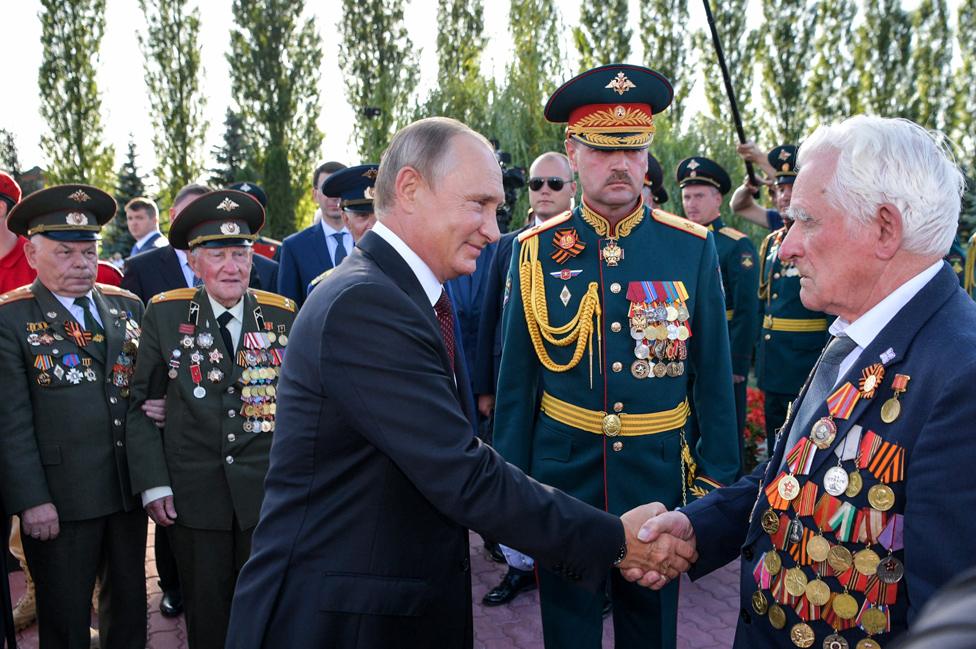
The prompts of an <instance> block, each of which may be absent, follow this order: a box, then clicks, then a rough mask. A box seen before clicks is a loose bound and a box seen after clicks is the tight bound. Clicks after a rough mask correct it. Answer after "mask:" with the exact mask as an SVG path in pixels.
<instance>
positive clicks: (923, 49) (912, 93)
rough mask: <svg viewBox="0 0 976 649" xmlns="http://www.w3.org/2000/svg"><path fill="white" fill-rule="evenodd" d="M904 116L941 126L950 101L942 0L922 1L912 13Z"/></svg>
mask: <svg viewBox="0 0 976 649" xmlns="http://www.w3.org/2000/svg"><path fill="white" fill-rule="evenodd" d="M911 38H912V45H911V62H910V66H909V68H910V70H911V77H912V81H911V83H910V84H908V85H907V86H906V90H908V93H907V95H906V96H905V98H904V102H903V103H904V104H905V106H906V116H907V117H908V118H910V119H912V120H914V121H916V122H918V123H919V124H921V125H922V126H925V127H926V128H937V129H940V130H941V129H944V128H945V126H946V112H947V110H948V108H949V102H950V100H951V96H950V94H949V93H950V89H951V85H952V67H951V66H952V34H951V32H950V31H949V8H948V7H947V6H946V0H922V1H921V3H919V5H918V8H917V9H916V10H915V11H914V13H913V14H912V37H911Z"/></svg>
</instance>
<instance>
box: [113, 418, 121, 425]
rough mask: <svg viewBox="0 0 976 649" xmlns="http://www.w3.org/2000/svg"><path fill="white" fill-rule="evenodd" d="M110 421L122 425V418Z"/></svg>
mask: <svg viewBox="0 0 976 649" xmlns="http://www.w3.org/2000/svg"><path fill="white" fill-rule="evenodd" d="M112 423H113V424H115V425H116V426H121V425H122V420H121V419H115V420H114V421H112Z"/></svg>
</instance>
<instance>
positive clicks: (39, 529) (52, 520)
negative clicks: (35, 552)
mask: <svg viewBox="0 0 976 649" xmlns="http://www.w3.org/2000/svg"><path fill="white" fill-rule="evenodd" d="M20 526H21V528H22V529H23V531H24V534H26V535H27V536H29V537H31V538H32V539H36V540H38V541H51V540H54V539H56V538H58V534H60V533H61V526H60V525H59V524H58V510H57V508H56V507H55V506H54V504H53V503H44V504H43V505H37V506H36V507H31V508H29V509H25V510H24V511H22V512H21V513H20Z"/></svg>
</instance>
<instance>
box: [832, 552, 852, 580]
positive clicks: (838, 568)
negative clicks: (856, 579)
mask: <svg viewBox="0 0 976 649" xmlns="http://www.w3.org/2000/svg"><path fill="white" fill-rule="evenodd" d="M827 563H828V564H830V568H831V569H832V570H833V571H834V573H835V574H838V575H839V574H841V573H843V572H846V571H847V569H848V568H850V567H851V565H853V564H854V557H852V556H851V551H850V550H848V549H847V548H845V547H844V546H843V545H835V546H834V547H832V548H830V551H829V552H828V553H827Z"/></svg>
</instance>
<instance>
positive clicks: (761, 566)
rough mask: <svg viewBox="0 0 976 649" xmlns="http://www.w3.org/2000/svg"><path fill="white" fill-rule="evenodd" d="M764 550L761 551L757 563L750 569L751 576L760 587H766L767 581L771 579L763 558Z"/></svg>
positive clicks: (764, 556) (767, 585)
mask: <svg viewBox="0 0 976 649" xmlns="http://www.w3.org/2000/svg"><path fill="white" fill-rule="evenodd" d="M766 554H767V553H766V552H763V554H762V556H761V557H759V563H757V564H756V567H755V569H753V571H752V578H753V579H755V580H756V585H757V586H758V587H759V588H760V589H768V588H769V583H770V581H772V575H770V574H769V569H768V568H766V563H765V562H764V561H763V559H765V558H766Z"/></svg>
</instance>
